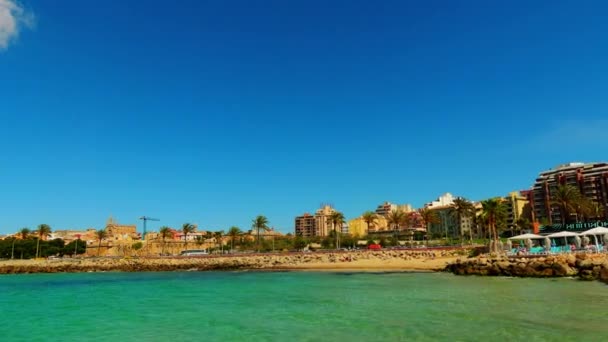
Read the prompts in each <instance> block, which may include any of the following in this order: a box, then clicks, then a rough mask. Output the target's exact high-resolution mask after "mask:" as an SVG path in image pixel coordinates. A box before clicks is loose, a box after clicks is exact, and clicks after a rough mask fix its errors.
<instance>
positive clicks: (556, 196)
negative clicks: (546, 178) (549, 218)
mask: <svg viewBox="0 0 608 342" xmlns="http://www.w3.org/2000/svg"><path fill="white" fill-rule="evenodd" d="M581 199H582V195H581V192H580V191H579V190H578V188H576V187H575V186H572V185H559V186H558V187H557V189H556V190H555V193H553V200H552V201H551V205H552V206H556V207H557V208H558V209H559V213H560V216H561V220H562V224H566V223H568V218H569V217H570V214H571V213H574V212H576V209H577V206H578V205H579V203H580V202H581Z"/></svg>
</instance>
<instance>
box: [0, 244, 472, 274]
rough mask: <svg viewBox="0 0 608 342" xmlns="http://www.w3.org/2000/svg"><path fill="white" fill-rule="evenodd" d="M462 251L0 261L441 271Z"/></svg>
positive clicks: (14, 265)
mask: <svg viewBox="0 0 608 342" xmlns="http://www.w3.org/2000/svg"><path fill="white" fill-rule="evenodd" d="M462 252H463V251H462V250H444V251H423V250H420V251H419V250H416V251H373V252H372V251H354V252H338V253H285V254H254V255H231V256H202V257H168V258H164V257H163V258H160V257H150V258H83V259H54V260H5V261H0V274H14V273H57V272H103V271H123V272H138V271H179V270H189V271H205V270H293V271H359V272H363V271H371V272H380V271H404V272H405V271H426V272H432V271H441V270H443V269H445V267H446V265H447V264H448V263H450V262H453V261H455V260H456V259H458V257H462Z"/></svg>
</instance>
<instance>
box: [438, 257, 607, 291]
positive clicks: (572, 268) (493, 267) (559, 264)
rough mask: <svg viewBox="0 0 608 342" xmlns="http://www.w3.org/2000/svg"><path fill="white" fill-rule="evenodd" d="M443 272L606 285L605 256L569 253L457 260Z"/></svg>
mask: <svg viewBox="0 0 608 342" xmlns="http://www.w3.org/2000/svg"><path fill="white" fill-rule="evenodd" d="M445 270H446V271H448V272H451V273H453V274H455V275H477V276H506V277H524V278H559V277H573V278H577V279H580V280H599V281H602V282H604V283H607V284H608V255H606V254H603V253H600V254H591V253H576V254H573V253H568V254H557V255H538V256H537V255H530V256H511V257H508V256H489V255H485V256H484V255H482V256H479V257H477V258H468V259H457V260H456V261H455V262H451V263H450V264H449V265H447V267H446V269H445Z"/></svg>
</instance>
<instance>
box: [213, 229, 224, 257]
mask: <svg viewBox="0 0 608 342" xmlns="http://www.w3.org/2000/svg"><path fill="white" fill-rule="evenodd" d="M213 236H214V238H215V242H216V243H217V244H219V245H220V251H221V253H222V254H224V245H223V241H222V237H223V236H224V231H223V230H219V231H217V232H215V233H213Z"/></svg>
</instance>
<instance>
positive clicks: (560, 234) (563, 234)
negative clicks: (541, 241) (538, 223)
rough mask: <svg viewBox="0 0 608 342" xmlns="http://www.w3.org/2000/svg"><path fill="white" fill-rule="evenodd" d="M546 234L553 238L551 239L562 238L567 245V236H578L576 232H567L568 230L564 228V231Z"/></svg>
mask: <svg viewBox="0 0 608 342" xmlns="http://www.w3.org/2000/svg"><path fill="white" fill-rule="evenodd" d="M547 236H548V237H550V238H553V239H556V238H564V243H565V245H566V246H567V245H568V237H571V236H578V234H576V233H574V232H569V231H566V230H564V231H561V232H557V233H553V234H549V235H547Z"/></svg>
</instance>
